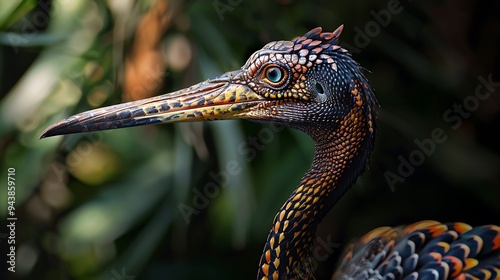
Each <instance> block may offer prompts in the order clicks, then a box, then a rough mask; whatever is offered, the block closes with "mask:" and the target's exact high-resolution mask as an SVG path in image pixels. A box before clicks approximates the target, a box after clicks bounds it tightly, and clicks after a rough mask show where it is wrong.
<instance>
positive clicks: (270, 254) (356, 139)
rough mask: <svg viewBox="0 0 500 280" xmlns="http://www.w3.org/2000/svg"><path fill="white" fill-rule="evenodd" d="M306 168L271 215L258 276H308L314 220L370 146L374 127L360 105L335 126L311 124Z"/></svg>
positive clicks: (352, 177) (348, 181)
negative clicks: (310, 149)
mask: <svg viewBox="0 0 500 280" xmlns="http://www.w3.org/2000/svg"><path fill="white" fill-rule="evenodd" d="M306 132H307V133H308V134H309V135H310V136H311V137H312V138H313V140H314V141H315V143H316V144H315V154H314V159H313V162H312V164H311V167H310V168H309V170H308V171H307V173H306V174H305V175H304V176H303V178H302V179H301V181H300V184H299V185H298V187H297V188H296V189H295V190H294V191H293V193H292V194H291V195H290V197H289V198H288V199H287V201H286V202H285V203H284V204H283V206H282V207H281V209H280V210H279V212H278V214H277V215H276V216H275V218H274V222H273V226H272V228H271V230H270V232H269V236H268V238H267V242H266V245H265V247H264V251H263V253H262V257H261V260H260V266H259V272H258V277H257V278H258V279H291V278H301V279H305V278H309V277H311V276H312V271H313V267H312V265H311V262H310V257H311V256H310V254H311V249H312V246H313V245H314V240H315V235H316V229H317V225H318V223H319V222H321V220H322V219H323V218H324V216H325V215H326V214H327V213H328V211H330V209H331V208H332V207H333V205H334V204H335V203H336V202H337V201H338V199H340V197H341V196H342V195H343V194H344V193H345V192H346V191H347V190H348V189H349V188H350V187H351V186H352V185H353V184H354V182H355V181H356V179H357V178H358V176H359V175H360V174H361V173H362V172H363V171H364V169H365V167H366V165H367V162H368V158H369V155H370V153H371V151H372V147H373V137H374V135H373V127H372V120H371V116H370V115H369V114H368V117H367V116H366V114H365V113H364V112H363V110H362V108H361V107H355V108H353V109H352V110H351V111H350V113H349V114H348V116H346V117H345V118H344V119H343V120H342V121H340V123H339V125H338V126H337V127H336V128H324V127H313V128H308V129H307V130H306Z"/></svg>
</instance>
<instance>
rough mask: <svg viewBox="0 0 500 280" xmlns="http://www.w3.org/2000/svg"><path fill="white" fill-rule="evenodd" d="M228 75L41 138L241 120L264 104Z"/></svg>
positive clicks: (70, 122) (72, 120)
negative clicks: (158, 125) (187, 123)
mask: <svg viewBox="0 0 500 280" xmlns="http://www.w3.org/2000/svg"><path fill="white" fill-rule="evenodd" d="M238 75H239V71H235V72H229V73H226V74H224V75H222V76H219V77H216V78H213V79H209V80H207V81H205V82H202V83H199V84H196V85H194V86H191V87H189V88H186V89H182V90H179V91H176V92H172V93H168V94H164V95H160V96H157V97H152V98H147V99H143V100H138V101H133V102H128V103H123V104H119V105H114V106H109V107H104V108H99V109H95V110H91V111H87V112H84V113H81V114H78V115H74V116H71V117H69V118H67V119H65V120H62V121H60V122H58V123H55V124H53V125H51V126H50V127H48V128H47V129H46V130H45V131H44V132H42V134H41V135H40V138H45V137H50V136H55V135H63V134H71V133H79V132H89V131H97V130H107V129H115V128H122V127H131V126H138V125H146V124H153V123H169V122H188V121H200V120H220V119H237V118H242V117H243V116H244V115H245V113H247V112H248V111H249V110H250V109H251V108H253V107H255V106H256V105H257V104H259V103H261V102H262V101H265V99H264V98H263V97H262V96H260V95H258V94H256V93H255V92H254V91H252V90H251V89H250V88H248V87H247V86H245V85H242V84H238V83H234V79H235V77H237V76H238Z"/></svg>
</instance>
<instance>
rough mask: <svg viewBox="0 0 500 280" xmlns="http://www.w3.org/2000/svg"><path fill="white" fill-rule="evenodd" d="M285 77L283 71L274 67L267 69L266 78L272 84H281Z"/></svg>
mask: <svg viewBox="0 0 500 280" xmlns="http://www.w3.org/2000/svg"><path fill="white" fill-rule="evenodd" d="M283 77H284V74H283V69H281V68H279V67H276V66H273V67H269V68H267V69H266V78H267V79H268V80H269V81H270V82H271V83H279V82H280V81H281V80H282V79H283Z"/></svg>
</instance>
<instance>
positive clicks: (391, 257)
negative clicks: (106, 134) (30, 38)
mask: <svg viewBox="0 0 500 280" xmlns="http://www.w3.org/2000/svg"><path fill="white" fill-rule="evenodd" d="M342 30H343V25H341V26H340V27H338V28H337V29H336V30H335V31H333V32H323V30H322V28H321V27H317V28H314V29H312V30H310V31H309V32H307V33H305V34H304V35H303V36H298V37H295V38H294V39H292V40H290V41H273V42H270V43H268V44H266V45H265V46H264V47H263V48H262V49H260V50H257V51H256V52H254V53H253V54H252V55H251V56H250V57H249V59H248V60H247V61H246V63H245V64H244V65H243V66H242V67H241V68H240V69H238V70H235V71H230V72H227V73H224V74H222V75H220V76H217V77H214V78H211V79H208V80H206V81H204V82H200V83H198V84H195V85H193V86H191V87H188V88H185V89H181V90H178V91H175V92H172V93H167V94H164V95H159V96H156V97H150V98H147V99H143V100H137V101H132V102H128V103H122V104H118V105H112V106H108V107H103V108H97V109H94V110H90V111H86V112H83V113H80V114H77V115H74V116H71V117H68V118H67V119H64V120H62V121H60V122H58V123H55V124H53V125H51V126H50V127H48V128H47V129H46V130H45V131H43V132H42V134H41V135H40V138H45V137H50V136H55V135H65V134H72V133H81V132H91V131H99V130H108V129H116V128H125V127H132V126H139V125H148V124H156V123H174V122H191V121H212V120H228V119H247V120H252V121H256V122H259V123H272V124H277V125H282V126H285V127H288V128H292V129H298V130H301V131H303V132H305V133H306V134H308V135H309V136H310V137H311V138H312V140H313V141H314V145H315V148H314V157H313V160H312V163H311V166H310V168H309V170H308V171H307V172H306V173H305V174H304V175H303V177H302V179H301V180H300V182H299V183H298V185H297V187H296V188H295V189H294V190H293V192H292V194H291V195H290V196H289V198H288V199H287V200H286V201H285V202H284V203H283V205H282V206H281V208H280V209H279V211H278V212H277V214H276V216H275V218H274V220H273V222H272V224H271V227H270V230H269V234H268V237H267V240H266V242H265V245H264V249H263V251H262V255H261V258H260V261H259V265H258V269H257V279H260V280H267V279H274V280H276V279H315V276H314V267H313V264H312V263H313V259H312V258H313V256H312V251H313V246H314V242H315V236H316V231H317V227H318V224H319V223H320V222H321V221H322V219H323V218H324V217H325V215H326V214H327V213H328V212H329V211H330V210H331V209H332V207H333V206H334V205H335V204H336V203H337V202H338V201H339V199H340V198H341V197H342V196H343V195H344V193H345V192H346V191H347V190H349V189H350V188H351V187H352V186H353V184H354V183H355V182H356V180H357V178H358V177H359V176H360V175H361V174H362V173H363V172H364V171H365V169H366V168H367V166H368V164H369V160H370V156H371V154H372V150H373V148H374V144H375V134H376V114H377V113H376V112H377V109H378V107H379V103H378V101H377V99H376V97H375V95H374V90H373V89H372V86H371V85H370V84H369V82H368V80H367V78H366V77H365V74H364V72H365V70H364V68H362V67H361V66H360V64H359V63H358V62H356V61H355V60H354V58H353V57H352V55H351V54H350V53H349V51H348V50H346V49H345V48H343V47H341V46H340V44H339V36H340V34H341V33H342ZM332 279H460V280H461V279H500V227H499V226H496V225H482V226H475V227H472V226H470V225H468V224H465V223H460V222H455V223H440V222H437V221H433V220H426V221H420V222H416V223H413V224H410V225H406V226H398V227H380V228H377V229H374V230H372V231H370V232H369V233H367V234H366V235H364V236H363V237H361V238H360V239H359V240H358V241H354V242H353V243H351V244H350V245H348V246H347V249H346V251H345V254H344V256H343V257H342V258H341V262H340V265H339V266H338V267H337V269H336V270H335V272H334V274H333V276H332Z"/></svg>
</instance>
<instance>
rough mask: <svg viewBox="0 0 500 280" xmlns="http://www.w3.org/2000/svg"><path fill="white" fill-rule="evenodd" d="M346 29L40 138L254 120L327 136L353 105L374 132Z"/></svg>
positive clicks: (369, 98)
mask: <svg viewBox="0 0 500 280" xmlns="http://www.w3.org/2000/svg"><path fill="white" fill-rule="evenodd" d="M342 28H343V26H340V27H339V28H337V30H335V31H334V32H331V33H322V32H321V28H320V27H318V28H315V29H313V30H311V31H309V32H308V33H306V34H305V35H304V36H300V37H296V38H294V39H293V40H292V41H276V42H271V43H268V44H267V45H265V46H264V47H263V48H262V49H260V50H258V51H256V52H255V53H254V54H252V56H251V57H250V58H249V59H248V60H247V62H246V63H245V64H244V65H243V67H241V68H240V69H238V70H236V71H232V72H228V73H225V74H223V75H221V76H218V77H215V78H211V79H208V80H206V81H204V82H201V83H199V84H196V85H194V86H191V87H189V88H186V89H182V90H179V91H176V92H173V93H169V94H164V95H161V96H157V97H152V98H148V99H143V100H139V101H133V102H128V103H123V104H119V105H114V106H109V107H104V108H99V109H95V110H91V111H87V112H83V113H80V114H77V115H74V116H71V117H69V118H67V119H65V120H62V121H60V122H58V123H56V124H54V125H52V126H50V127H49V128H47V129H46V130H45V131H44V132H43V133H42V134H41V136H40V137H41V138H44V137H49V136H54V135H62V134H71V133H79V132H90V131H97V130H107V129H114V128H123V127H131V126H138V125H145V124H153V123H169V122H187V121H203V120H219V119H249V120H255V121H260V122H269V123H275V124H280V125H283V126H287V127H292V128H297V129H300V130H303V131H306V132H308V133H309V134H310V135H311V136H312V137H313V138H321V137H319V136H318V135H319V134H320V133H318V131H321V130H323V129H325V128H333V129H335V128H337V127H338V126H339V125H341V124H342V120H343V119H345V118H346V117H348V116H349V114H351V113H352V110H353V108H354V109H356V108H357V109H356V110H358V111H359V112H361V113H362V114H364V115H365V116H366V125H367V128H368V129H369V130H370V131H372V132H373V122H372V119H373V107H374V104H376V100H375V97H374V96H373V93H372V91H371V89H370V86H369V85H368V82H367V81H366V79H365V77H364V76H363V74H362V72H361V70H360V67H359V65H358V64H357V63H356V62H355V61H354V60H353V59H352V58H351V56H350V54H349V53H348V52H347V50H345V49H343V48H341V47H340V46H339V45H338V44H337V43H338V37H339V35H340V33H341V32H342ZM355 117H356V116H354V115H353V118H355ZM315 140H316V139H315Z"/></svg>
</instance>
